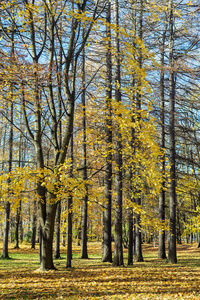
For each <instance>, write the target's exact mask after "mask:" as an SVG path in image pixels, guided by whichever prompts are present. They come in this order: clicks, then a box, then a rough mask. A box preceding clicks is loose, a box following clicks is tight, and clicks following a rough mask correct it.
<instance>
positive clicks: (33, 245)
mask: <svg viewBox="0 0 200 300" xmlns="http://www.w3.org/2000/svg"><path fill="white" fill-rule="evenodd" d="M36 212H37V201H36V200H35V199H34V200H33V217H32V238H31V249H35V241H36V230H37V217H36Z"/></svg>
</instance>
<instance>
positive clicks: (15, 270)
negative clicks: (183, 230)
mask: <svg viewBox="0 0 200 300" xmlns="http://www.w3.org/2000/svg"><path fill="white" fill-rule="evenodd" d="M0 246H2V244H1V245H0ZM88 246H89V247H88V253H89V257H90V259H88V260H86V259H80V249H81V248H80V247H77V246H75V245H74V246H73V249H74V250H73V251H74V255H73V261H72V266H73V267H72V268H71V269H66V267H65V266H66V249H65V248H63V247H62V248H61V257H62V259H57V260H55V261H54V262H55V266H56V268H57V269H58V270H57V271H49V272H45V273H37V272H34V271H35V270H36V269H37V268H38V267H39V259H38V251H39V250H38V247H37V249H36V250H30V246H29V245H22V246H21V249H12V245H11V248H10V249H9V253H10V257H11V259H10V260H0V298H1V299H73V300H75V299H200V250H199V249H197V248H196V245H195V246H191V245H181V246H178V264H176V265H170V264H168V263H167V260H161V259H158V258H157V248H153V247H152V246H149V245H143V254H144V260H145V261H144V262H143V263H136V262H135V263H134V264H133V266H126V263H127V250H124V257H125V259H124V261H125V266H124V267H118V268H113V267H112V265H111V264H109V263H102V262H101V255H102V249H101V244H100V243H89V245H88Z"/></svg>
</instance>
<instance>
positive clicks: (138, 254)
mask: <svg viewBox="0 0 200 300" xmlns="http://www.w3.org/2000/svg"><path fill="white" fill-rule="evenodd" d="M138 35H139V39H140V40H141V42H142V40H143V0H140V2H139V34H138ZM142 63H143V57H142V49H141V47H139V56H138V65H139V68H140V69H142ZM141 89H142V81H141V78H140V77H139V78H138V82H137V100H136V115H137V121H138V122H140V119H141V97H142V94H141ZM137 147H139V148H140V145H137ZM139 168H140V166H138V170H137V168H136V175H137V176H140V174H139ZM136 189H137V194H138V196H137V199H136V204H137V205H138V206H141V204H142V201H141V191H140V187H138V188H136ZM140 222H141V216H140V214H136V218H135V224H136V226H135V260H136V261H137V262H142V261H143V256H142V236H141V225H140Z"/></svg>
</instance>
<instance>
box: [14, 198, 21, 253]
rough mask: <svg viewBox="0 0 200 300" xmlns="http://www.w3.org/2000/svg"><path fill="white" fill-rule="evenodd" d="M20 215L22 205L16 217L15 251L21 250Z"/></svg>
mask: <svg viewBox="0 0 200 300" xmlns="http://www.w3.org/2000/svg"><path fill="white" fill-rule="evenodd" d="M20 202H21V200H20ZM20 215H21V210H20V203H19V205H18V207H17V211H16V215H15V247H14V248H15V249H18V248H19V221H20Z"/></svg>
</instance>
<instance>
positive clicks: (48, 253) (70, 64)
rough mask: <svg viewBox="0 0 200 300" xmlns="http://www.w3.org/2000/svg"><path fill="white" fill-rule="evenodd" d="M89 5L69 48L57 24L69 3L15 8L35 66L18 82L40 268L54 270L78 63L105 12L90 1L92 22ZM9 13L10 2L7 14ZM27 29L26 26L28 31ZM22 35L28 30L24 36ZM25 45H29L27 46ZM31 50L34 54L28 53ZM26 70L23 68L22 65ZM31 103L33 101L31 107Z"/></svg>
mask: <svg viewBox="0 0 200 300" xmlns="http://www.w3.org/2000/svg"><path fill="white" fill-rule="evenodd" d="M88 4H89V1H87V0H85V1H82V2H81V3H79V2H78V3H76V9H77V10H74V11H75V13H74V15H73V16H72V19H73V22H72V27H71V29H70V31H68V32H67V34H68V36H67V37H66V39H67V47H66V45H65V46H64V43H61V40H60V39H59V34H58V31H57V26H58V27H59V23H60V22H61V20H63V16H64V15H67V14H69V16H70V14H71V12H69V11H70V7H69V4H68V3H67V2H66V1H58V2H56V3H54V2H53V1H48V2H46V1H42V6H41V8H39V6H38V5H37V4H36V3H33V4H31V3H30V2H29V1H23V2H20V1H19V2H16V3H15V4H14V5H15V7H16V10H17V11H18V13H19V14H20V18H16V19H15V24H14V26H15V27H16V30H17V31H18V36H19V39H20V40H21V41H22V42H23V46H24V48H25V50H27V53H28V55H29V58H31V59H32V64H30V63H29V69H31V71H32V75H31V76H32V78H28V81H26V80H22V81H21V82H19V83H18V84H19V86H20V88H21V89H22V90H23V98H22V100H21V104H20V105H21V107H22V108H23V115H24V122H25V125H26V130H27V132H28V134H29V138H30V139H31V141H32V143H33V145H34V147H35V157H36V162H37V169H38V176H37V178H38V180H37V195H38V199H39V216H40V225H41V232H42V241H41V247H42V249H41V251H42V255H41V258H42V261H41V266H40V268H41V270H48V269H54V264H53V259H52V244H53V233H54V223H55V214H56V208H57V202H58V200H59V197H58V194H57V192H58V190H59V177H60V174H59V168H60V166H61V165H62V164H64V162H65V158H66V154H67V150H68V145H69V141H70V138H71V135H72V130H73V120H74V108H75V99H76V76H77V63H78V59H79V56H80V53H81V51H82V50H83V48H84V46H85V44H86V43H87V39H88V37H89V35H90V32H91V30H92V27H93V25H94V23H95V21H96V19H97V18H98V17H99V15H100V13H101V11H102V9H99V1H97V2H95V3H94V2H92V3H90V8H91V7H92V11H90V12H91V13H90V15H91V19H88V20H87V18H86V19H84V18H85V13H86V5H88ZM5 5H6V4H5ZM9 9H10V7H9V4H8V7H7V10H9ZM88 12H89V11H88ZM37 16H40V18H37ZM82 18H83V19H84V21H85V23H87V30H86V33H85V37H84V39H83V41H82V42H81V43H80V44H79V40H78V38H79V29H80V27H81V21H82V20H81V19H82ZM20 19H22V22H21V24H18V22H20ZM41 22H42V23H41ZM62 25H63V26H65V25H66V26H67V21H66V23H65V24H63V23H62ZM24 28H26V30H25V29H24ZM24 31H25V32H26V34H25V35H23V32H24ZM41 40H42V42H41ZM27 44H28V47H27V46H26V45H27ZM59 44H61V47H62V52H63V56H64V62H63V70H62V71H63V84H62V103H63V107H64V115H63V118H64V124H65V125H64V127H65V128H64V133H63V140H62V145H61V146H60V145H59V143H58V135H59V130H58V124H59V122H60V120H59V117H58V113H57V108H58V106H59V105H58V101H57V99H58V98H57V91H56V90H55V89H54V85H55V84H56V81H55V68H54V67H55V64H56V62H55V60H54V58H55V57H56V55H57V45H59ZM29 46H30V48H31V52H30V51H29ZM46 49H47V51H46ZM47 54H48V60H45V61H44V60H43V59H44V58H45V56H46V55H47ZM40 60H41V63H40ZM24 65H25V62H24ZM22 67H25V66H23V65H22ZM29 74H30V72H29ZM43 74H44V77H43ZM26 78H27V77H26ZM31 79H32V80H31ZM29 84H30V85H31V88H32V91H33V94H32V96H31V95H30V94H29V93H28V92H27V90H28V85H29ZM28 97H31V98H28ZM29 103H31V109H30V107H29ZM28 111H29V112H30V114H31V118H28ZM33 128H34V129H33ZM46 137H48V138H49V140H50V141H51V146H52V148H53V150H54V162H52V164H51V167H50V168H51V170H52V182H51V187H47V186H45V183H44V174H45V155H44V154H45V152H44V140H45V138H46Z"/></svg>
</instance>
